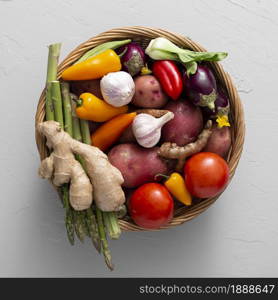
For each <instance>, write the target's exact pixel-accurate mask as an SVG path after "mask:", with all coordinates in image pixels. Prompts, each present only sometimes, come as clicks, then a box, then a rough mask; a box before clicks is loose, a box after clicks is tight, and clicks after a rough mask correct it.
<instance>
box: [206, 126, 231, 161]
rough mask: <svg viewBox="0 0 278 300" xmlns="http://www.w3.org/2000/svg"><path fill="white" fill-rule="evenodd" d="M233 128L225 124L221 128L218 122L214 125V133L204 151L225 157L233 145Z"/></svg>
mask: <svg viewBox="0 0 278 300" xmlns="http://www.w3.org/2000/svg"><path fill="white" fill-rule="evenodd" d="M231 143H232V138H231V129H230V127H227V126H224V127H222V128H219V127H218V126H217V124H214V125H213V129H212V134H211V136H210V138H209V140H208V142H207V145H206V146H205V148H204V149H203V150H202V151H205V152H213V153H216V154H218V155H220V156H222V157H223V158H225V157H226V156H227V154H228V152H229V149H230V147H231Z"/></svg>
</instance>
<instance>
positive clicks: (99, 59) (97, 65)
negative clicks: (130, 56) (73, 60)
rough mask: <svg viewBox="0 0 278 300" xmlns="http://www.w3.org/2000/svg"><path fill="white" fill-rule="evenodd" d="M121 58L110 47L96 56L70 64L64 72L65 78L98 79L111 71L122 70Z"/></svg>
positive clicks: (63, 76)
mask: <svg viewBox="0 0 278 300" xmlns="http://www.w3.org/2000/svg"><path fill="white" fill-rule="evenodd" d="M121 68H122V65H121V59H120V57H119V56H118V55H117V54H116V52H115V51H114V50H111V49H108V50H106V51H104V52H102V53H100V54H98V55H96V56H93V57H91V58H88V59H86V60H84V61H82V62H80V63H77V64H75V65H72V66H70V67H69V68H67V69H66V70H65V71H64V72H63V73H62V78H63V79H64V80H90V79H98V78H101V77H102V76H104V75H106V74H108V73H110V72H117V71H120V70H121Z"/></svg>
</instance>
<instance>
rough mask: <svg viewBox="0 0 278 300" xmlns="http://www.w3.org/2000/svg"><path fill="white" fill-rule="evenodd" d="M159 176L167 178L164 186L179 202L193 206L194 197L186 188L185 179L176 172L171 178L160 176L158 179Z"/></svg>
mask: <svg viewBox="0 0 278 300" xmlns="http://www.w3.org/2000/svg"><path fill="white" fill-rule="evenodd" d="M158 176H162V177H165V178H167V179H166V181H165V182H164V185H165V187H166V188H167V190H168V191H169V192H170V193H171V194H172V195H173V196H174V197H175V198H176V199H177V200H178V201H180V202H182V203H183V204H185V205H187V206H189V205H191V204H192V197H191V195H190V193H189V192H188V190H187V188H186V185H185V181H184V179H183V177H182V176H181V175H180V174H179V173H177V172H174V173H172V174H171V175H170V176H166V175H162V174H158V175H157V176H156V177H158Z"/></svg>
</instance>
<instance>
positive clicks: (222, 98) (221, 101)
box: [203, 90, 230, 118]
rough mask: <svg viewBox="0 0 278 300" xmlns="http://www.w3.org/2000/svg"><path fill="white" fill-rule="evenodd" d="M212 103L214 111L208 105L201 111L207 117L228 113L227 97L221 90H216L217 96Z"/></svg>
mask: <svg viewBox="0 0 278 300" xmlns="http://www.w3.org/2000/svg"><path fill="white" fill-rule="evenodd" d="M214 105H215V110H214V111H213V110H211V109H209V108H208V107H204V108H203V112H204V114H205V115H206V116H207V117H208V118H213V117H217V116H224V115H226V116H227V115H228V114H229V112H230V104H229V99H228V97H227V96H226V94H225V93H224V92H223V91H222V90H218V91H217V98H216V100H215V102H214Z"/></svg>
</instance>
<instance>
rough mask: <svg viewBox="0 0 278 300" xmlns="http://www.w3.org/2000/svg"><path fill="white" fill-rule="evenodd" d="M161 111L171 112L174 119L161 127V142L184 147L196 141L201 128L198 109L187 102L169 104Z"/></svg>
mask: <svg viewBox="0 0 278 300" xmlns="http://www.w3.org/2000/svg"><path fill="white" fill-rule="evenodd" d="M163 109H167V110H170V111H172V112H173V113H174V114H175V117H174V119H172V120H170V121H169V122H168V123H166V124H165V125H164V126H163V127H162V141H163V142H172V143H176V144H177V145H178V146H184V145H186V144H188V143H191V142H193V141H195V140H196V138H197V136H198V134H199V133H200V132H201V130H202V128H203V115H202V112H201V110H200V108H199V107H197V106H194V105H193V104H191V103H190V102H189V101H188V100H179V101H171V102H169V103H168V104H167V105H166V106H165V107H164V108H163Z"/></svg>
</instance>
